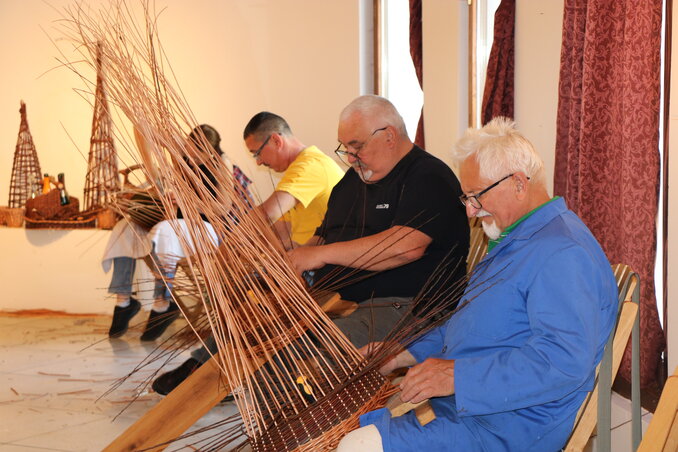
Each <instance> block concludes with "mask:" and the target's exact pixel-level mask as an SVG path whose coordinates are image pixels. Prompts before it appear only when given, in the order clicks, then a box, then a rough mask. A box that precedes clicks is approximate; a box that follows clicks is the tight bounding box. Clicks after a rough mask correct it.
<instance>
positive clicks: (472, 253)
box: [466, 227, 487, 273]
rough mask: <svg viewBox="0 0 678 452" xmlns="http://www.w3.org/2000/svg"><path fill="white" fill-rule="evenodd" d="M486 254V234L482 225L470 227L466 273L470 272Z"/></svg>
mask: <svg viewBox="0 0 678 452" xmlns="http://www.w3.org/2000/svg"><path fill="white" fill-rule="evenodd" d="M486 254H487V235H485V231H483V228H482V227H472V228H471V240H470V246H469V249H468V257H467V258H466V273H471V272H472V271H473V269H474V268H475V266H476V265H477V264H478V262H480V261H481V260H483V257H485V255H486Z"/></svg>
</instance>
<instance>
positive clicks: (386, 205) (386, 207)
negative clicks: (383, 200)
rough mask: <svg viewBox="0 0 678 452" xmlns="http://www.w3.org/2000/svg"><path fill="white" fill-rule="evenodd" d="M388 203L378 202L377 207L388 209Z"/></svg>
mask: <svg viewBox="0 0 678 452" xmlns="http://www.w3.org/2000/svg"><path fill="white" fill-rule="evenodd" d="M388 206H389V205H388V204H377V209H388Z"/></svg>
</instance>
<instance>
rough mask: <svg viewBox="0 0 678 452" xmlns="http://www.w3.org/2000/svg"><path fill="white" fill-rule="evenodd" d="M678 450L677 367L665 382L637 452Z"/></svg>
mask: <svg viewBox="0 0 678 452" xmlns="http://www.w3.org/2000/svg"><path fill="white" fill-rule="evenodd" d="M677 450H678V367H676V370H675V371H674V373H673V375H672V376H671V377H669V379H668V380H666V385H665V386H664V390H663V391H662V395H661V397H660V398H659V404H658V405H657V409H656V410H655V412H654V415H653V416H652V421H650V425H649V426H648V427H647V431H646V432H645V436H644V437H643V441H642V442H641V443H640V446H639V447H638V452H676V451H677Z"/></svg>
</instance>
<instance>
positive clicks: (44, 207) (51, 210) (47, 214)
mask: <svg viewBox="0 0 678 452" xmlns="http://www.w3.org/2000/svg"><path fill="white" fill-rule="evenodd" d="M69 199H70V202H69V203H68V204H66V205H65V206H62V205H61V198H60V197H59V190H51V191H50V192H49V193H46V194H44V195H40V196H36V197H35V198H33V199H28V200H26V218H30V219H32V220H71V219H73V218H75V217H77V216H78V214H79V211H80V203H79V202H78V198H75V197H73V196H71V197H70V198H69Z"/></svg>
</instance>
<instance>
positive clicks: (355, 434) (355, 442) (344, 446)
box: [337, 424, 384, 452]
mask: <svg viewBox="0 0 678 452" xmlns="http://www.w3.org/2000/svg"><path fill="white" fill-rule="evenodd" d="M355 451H360V452H383V451H384V448H383V446H382V443H381V435H380V434H379V430H377V427H375V426H374V425H373V424H370V425H368V426H366V427H361V428H359V429H357V430H353V431H352V432H348V434H347V435H346V436H344V438H343V439H342V440H341V442H340V443H339V446H337V452H355Z"/></svg>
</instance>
